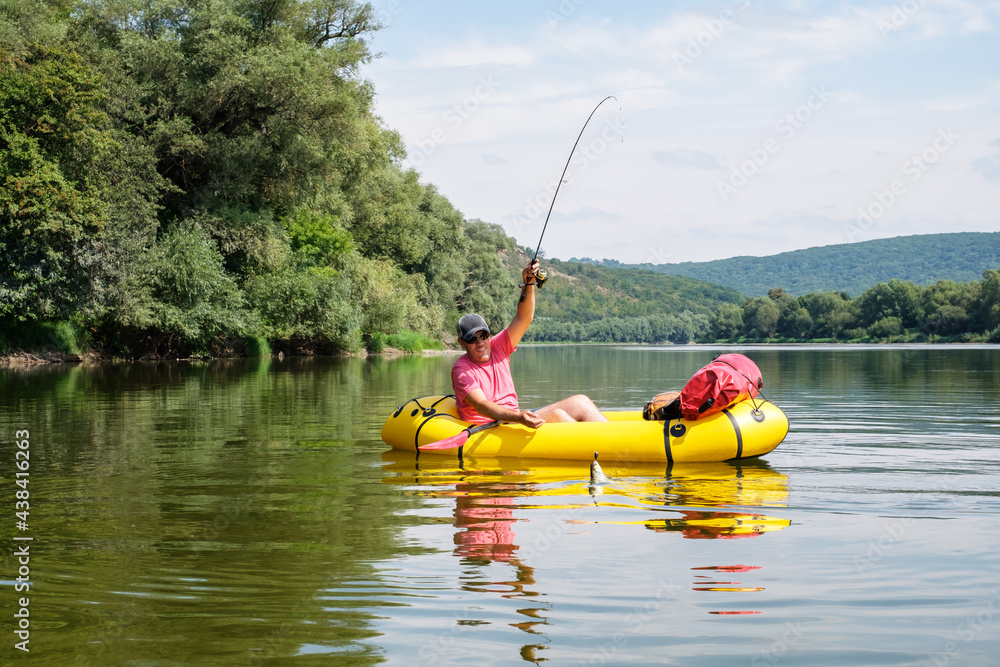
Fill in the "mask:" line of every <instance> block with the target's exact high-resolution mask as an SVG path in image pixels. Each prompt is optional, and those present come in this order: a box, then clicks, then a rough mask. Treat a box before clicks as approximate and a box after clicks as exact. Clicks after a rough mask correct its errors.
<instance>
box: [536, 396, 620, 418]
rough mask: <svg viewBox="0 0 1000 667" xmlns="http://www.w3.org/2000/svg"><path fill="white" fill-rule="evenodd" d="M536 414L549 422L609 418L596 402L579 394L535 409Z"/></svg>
mask: <svg viewBox="0 0 1000 667" xmlns="http://www.w3.org/2000/svg"><path fill="white" fill-rule="evenodd" d="M535 414H536V415H538V416H539V417H541V418H542V419H544V420H545V421H546V422H548V423H552V424H555V423H560V422H606V421H608V418H607V417H605V416H604V415H603V414H601V411H600V410H598V409H597V406H596V405H594V402H593V401H592V400H590V399H589V398H587V397H586V396H584V395H583V394H577V395H575V396H570V397H569V398H564V399H563V400H561V401H557V402H555V403H553V404H552V405H546V406H545V407H544V408H539V409H537V410H535Z"/></svg>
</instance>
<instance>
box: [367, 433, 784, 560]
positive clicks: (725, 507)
mask: <svg viewBox="0 0 1000 667" xmlns="http://www.w3.org/2000/svg"><path fill="white" fill-rule="evenodd" d="M383 459H384V461H385V470H386V471H387V472H391V473H393V476H392V477H389V478H386V480H385V481H386V482H387V483H392V484H409V485H415V486H422V487H424V490H423V491H422V492H421V493H424V494H426V495H431V496H438V497H442V496H455V497H456V499H457V500H456V527H458V528H460V529H461V530H460V531H459V532H458V533H457V534H456V544H459V543H460V542H461V545H460V548H461V553H456V555H473V554H475V553H477V552H480V555H482V556H485V557H487V558H489V559H490V560H494V561H503V560H504V559H505V558H507V557H509V554H511V553H513V552H514V551H515V550H516V545H515V544H514V542H513V529H512V525H513V523H514V522H515V521H516V518H515V517H514V515H513V510H514V509H519V510H526V509H532V508H533V507H534V505H532V504H531V503H530V502H527V501H525V500H524V498H525V497H538V498H542V497H553V496H557V497H558V496H562V497H565V498H566V502H562V503H556V504H553V503H551V502H550V501H546V503H545V505H544V507H545V508H546V509H550V510H552V509H576V508H582V507H587V506H594V505H597V506H600V507H607V508H620V509H631V510H633V511H631V512H621V513H620V514H621V515H622V517H623V518H622V519H620V520H602V519H595V520H576V519H572V520H569V521H570V522H571V523H612V524H619V525H629V524H634V525H641V526H644V527H645V528H646V529H648V530H652V531H656V532H662V533H679V534H680V535H681V536H682V537H684V538H687V539H734V538H746V537H756V536H758V535H761V534H762V533H766V532H772V531H776V530H782V529H783V528H786V527H787V526H788V525H790V523H791V522H790V521H789V520H788V519H782V518H776V517H772V516H768V515H766V514H763V513H761V512H760V511H759V510H760V508H770V507H775V508H778V507H784V503H785V500H786V499H787V497H788V478H787V477H786V476H785V475H784V474H782V473H779V472H777V471H775V470H774V469H773V468H771V467H770V466H769V465H768V464H767V463H766V462H765V461H762V460H759V459H751V460H748V461H738V462H721V463H688V464H683V465H681V464H677V465H673V466H670V467H667V468H664V467H663V466H661V465H659V464H647V463H613V464H605V466H604V471H605V473H606V474H607V475H608V476H609V477H610V478H611V481H610V482H609V483H606V484H600V485H594V484H591V483H590V481H589V467H587V466H583V465H581V463H579V462H575V461H567V462H562V461H550V460H537V461H529V460H523V459H471V458H466V459H465V460H464V461H455V460H454V459H445V458H443V457H427V456H425V457H423V458H418V457H417V456H416V455H415V454H413V453H411V452H402V451H397V450H392V451H389V452H386V453H385V454H384V455H383ZM515 499H518V500H515ZM581 499H587V500H586V501H582V500H581ZM636 510H638V511H639V512H638V513H639V514H640V515H645V516H640V517H638V518H631V517H632V516H633V515H635V514H636V513H637V512H636ZM651 512H652V513H655V514H663V513H669V514H670V516H666V517H659V516H650V513H651Z"/></svg>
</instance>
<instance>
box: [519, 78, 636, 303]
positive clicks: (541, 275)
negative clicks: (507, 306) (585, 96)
mask: <svg viewBox="0 0 1000 667" xmlns="http://www.w3.org/2000/svg"><path fill="white" fill-rule="evenodd" d="M608 100H614V101H615V102H618V98H617V97H615V96H614V95H608V96H607V97H605V98H604V99H603V100H601V101H600V102H598V103H597V106H596V107H594V110H593V111H591V112H590V115H589V116H587V120H586V122H584V124H583V127H581V128H580V134H578V135H577V137H576V141H574V142H573V149H572V150H571V151H570V152H569V157H568V158H566V166H565V167H563V170H562V174H560V176H559V182H558V183H556V191H555V192H554V193H553V194H552V202H551V203H550V204H549V212H548V213H546V214H545V224H544V225H542V234H541V236H539V237H538V244H537V245H536V246H535V256H534V257H532V258H531V264H534V263H535V260H536V259H538V251H539V250H541V248H542V239H543V238H545V230H546V229H548V226H549V216H550V215H552V207H554V206H555V205H556V197H558V196H559V188H561V187H562V184H563V183H565V180H564V179H565V178H566V170H567V169H569V163H570V162H571V161H572V160H573V153H575V152H576V147H577V145H578V144H579V143H580V138H581V137H583V132H584V130H586V129H587V125H588V124H589V123H590V119H591V118H593V117H594V114H595V113H597V110H598V109H600V108H601V105H602V104H604V103H605V102H607V101H608ZM618 113H619V114H620V115H622V116H624V114H622V106H621V104H620V103H619V105H618ZM621 124H622V141H625V133H624V130H625V120H624V117H623V118H622V121H621ZM546 280H548V272H547V271H546V270H545V269H538V270H537V271H535V282H533V283H526V284H524V285H523V286H522V287H521V298H520V299H518V303H520V302H521V301H524V297H525V295H526V294H527V293H528V285H537V286H538V287H539V288H541V287H542V285H544V284H545V281H546Z"/></svg>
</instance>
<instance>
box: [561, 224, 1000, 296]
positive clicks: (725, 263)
mask: <svg viewBox="0 0 1000 667" xmlns="http://www.w3.org/2000/svg"><path fill="white" fill-rule="evenodd" d="M572 261H581V262H587V263H591V262H594V261H593V260H590V259H589V258H584V259H582V260H575V259H574V260H572ZM596 263H599V264H602V265H605V266H618V267H623V266H635V265H624V264H621V263H619V262H616V261H614V260H602V261H601V262H596ZM639 266H641V267H642V268H646V269H650V270H652V271H656V272H659V273H667V274H671V275H676V276H688V277H691V278H698V279H700V280H705V281H708V282H711V283H717V284H719V285H725V286H727V287H732V288H733V289H736V290H739V291H740V292H741V293H743V294H744V295H746V296H747V297H756V296H766V295H767V293H768V290H771V289H774V288H778V287H780V288H783V289H784V291H785V292H786V293H790V294H796V295H804V294H808V293H811V292H846V293H847V294H849V295H851V296H857V295H859V294H861V293H862V292H864V291H865V290H867V289H868V288H870V287H873V286H874V285H876V284H877V283H881V282H889V281H890V280H892V279H898V280H902V281H904V282H912V283H914V284H916V285H930V284H932V283H935V282H937V281H938V280H954V281H956V282H967V281H971V280H977V279H978V278H979V277H980V276H981V275H982V273H983V271H984V270H986V269H995V268H997V267H1000V233H998V232H993V233H981V232H956V233H949V234H925V235H916V236H899V237H895V238H890V239H875V240H872V241H860V242H857V243H844V244H838V245H829V246H822V247H816V248H806V249H804V250H793V251H791V252H783V253H780V254H777V255H770V256H767V257H732V258H730V259H720V260H714V261H710V262H682V263H679V264H656V265H653V264H642V265H639Z"/></svg>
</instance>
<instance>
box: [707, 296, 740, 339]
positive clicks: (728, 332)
mask: <svg viewBox="0 0 1000 667" xmlns="http://www.w3.org/2000/svg"><path fill="white" fill-rule="evenodd" d="M708 331H709V336H710V337H711V338H714V339H730V338H736V337H737V336H739V335H740V332H741V331H743V309H742V308H740V307H739V306H737V305H736V304H734V303H724V304H722V305H721V306H719V309H718V310H716V311H715V313H714V314H713V315H712V319H711V320H710V322H709V329H708Z"/></svg>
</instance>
